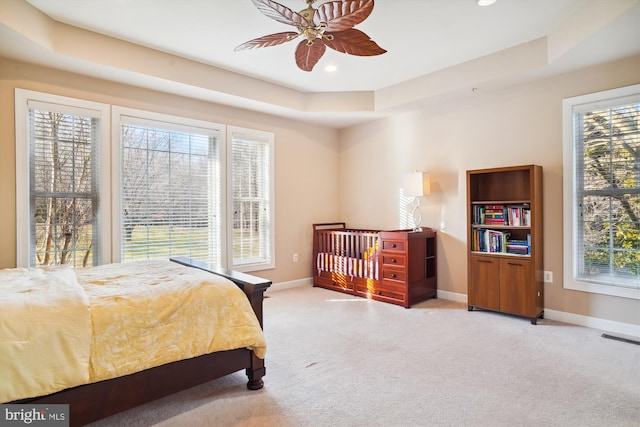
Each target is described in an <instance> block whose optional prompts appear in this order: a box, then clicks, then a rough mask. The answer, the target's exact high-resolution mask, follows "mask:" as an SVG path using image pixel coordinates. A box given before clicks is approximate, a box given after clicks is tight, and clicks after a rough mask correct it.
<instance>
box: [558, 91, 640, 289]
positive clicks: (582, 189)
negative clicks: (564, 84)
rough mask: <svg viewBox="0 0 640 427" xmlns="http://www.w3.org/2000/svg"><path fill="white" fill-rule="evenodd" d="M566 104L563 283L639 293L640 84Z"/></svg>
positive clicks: (570, 101)
mask: <svg viewBox="0 0 640 427" xmlns="http://www.w3.org/2000/svg"><path fill="white" fill-rule="evenodd" d="M563 109H564V192H565V197H564V200H565V202H564V203H565V205H564V229H565V239H564V245H565V251H564V252H565V277H564V286H565V288H569V289H576V290H582V291H587V292H594V293H602V294H607V295H615V296H622V297H629V298H636V299H640V129H639V126H640V85H635V86H631V87H627V88H621V89H616V90H611V91H606V92H600V93H596V94H592V95H585V96H580V97H576V98H570V99H566V100H564V102H563Z"/></svg>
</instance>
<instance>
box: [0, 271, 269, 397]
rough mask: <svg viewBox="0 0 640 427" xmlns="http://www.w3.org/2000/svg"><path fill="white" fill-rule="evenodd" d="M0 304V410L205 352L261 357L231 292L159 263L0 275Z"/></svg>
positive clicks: (249, 317)
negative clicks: (239, 350) (19, 401)
mask: <svg viewBox="0 0 640 427" xmlns="http://www.w3.org/2000/svg"><path fill="white" fill-rule="evenodd" d="M20 275H22V276H23V277H19V276H20ZM26 276H29V280H26V278H27V277H26ZM31 276H33V277H35V279H36V280H35V281H34V280H32V278H31ZM6 277H9V279H5V278H6ZM25 283H28V284H26V285H25ZM26 290H28V292H25V291H26ZM60 291H62V292H60ZM5 294H7V295H12V296H11V297H10V298H5ZM15 295H18V296H15ZM25 295H28V297H25ZM6 300H9V304H6ZM0 306H1V308H0V372H2V373H1V374H0V375H1V376H2V377H5V375H6V378H0V403H1V402H8V401H12V400H16V399H22V398H25V397H32V396H39V395H45V394H49V393H52V392H55V391H59V390H62V389H64V388H68V387H73V386H76V385H80V384H85V383H88V382H95V381H101V380H105V379H109V378H115V377H118V376H122V375H127V374H130V373H133V372H137V371H140V370H143V369H148V368H151V367H154V366H159V365H163V364H165V363H169V362H172V361H175V360H181V359H186V358H191V357H195V356H199V355H202V354H205V353H211V352H215V351H223V350H231V349H235V348H245V347H248V348H252V349H253V350H254V352H255V354H256V355H257V356H258V357H260V358H263V357H264V355H265V352H266V342H265V339H264V335H263V333H262V329H261V328H260V324H259V323H258V320H257V318H256V316H255V314H254V313H253V310H252V309H251V305H250V304H249V301H248V299H247V298H246V296H245V294H244V293H243V292H242V291H241V290H240V289H239V288H238V287H237V286H236V285H234V284H233V283H232V282H231V281H229V280H227V279H225V278H222V277H220V276H216V275H213V274H211V273H207V272H205V271H202V270H198V269H195V268H189V267H184V266H182V265H179V264H176V263H172V262H169V261H144V262H134V263H126V264H109V265H104V266H99V267H94V268H91V269H86V270H78V271H75V272H74V271H73V270H71V269H66V268H57V269H50V270H35V269H9V270H0ZM5 308H7V309H6V310H5ZM35 313H37V315H35ZM7 332H8V333H7Z"/></svg>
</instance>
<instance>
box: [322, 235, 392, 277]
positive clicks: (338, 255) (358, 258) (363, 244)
mask: <svg viewBox="0 0 640 427" xmlns="http://www.w3.org/2000/svg"><path fill="white" fill-rule="evenodd" d="M313 229H314V234H313V259H314V262H315V270H316V272H314V274H317V275H320V273H321V272H322V271H327V272H331V273H338V274H343V275H346V276H352V277H363V278H368V279H375V280H377V279H378V269H379V266H378V265H379V261H378V258H379V252H380V233H379V231H376V230H361V229H349V228H346V225H345V223H324V224H314V226H313Z"/></svg>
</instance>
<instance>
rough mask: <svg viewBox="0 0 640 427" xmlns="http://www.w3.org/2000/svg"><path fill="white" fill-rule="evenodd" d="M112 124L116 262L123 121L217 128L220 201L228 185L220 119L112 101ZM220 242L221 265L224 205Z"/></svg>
mask: <svg viewBox="0 0 640 427" xmlns="http://www.w3.org/2000/svg"><path fill="white" fill-rule="evenodd" d="M112 117H113V120H112V128H111V135H112V138H113V144H112V147H111V150H112V151H111V158H112V162H113V166H112V172H111V173H112V175H111V188H112V197H113V201H112V212H111V218H112V222H113V232H112V235H111V239H112V242H113V246H112V247H113V254H112V257H113V259H114V260H115V262H122V230H121V228H122V217H121V212H120V211H121V208H122V203H121V201H122V199H121V197H122V192H121V190H122V188H121V178H122V169H121V165H122V161H121V160H122V159H121V155H122V141H121V139H120V138H121V136H120V129H121V125H122V124H123V123H133V122H135V123H138V124H141V123H145V124H147V125H149V126H155V125H157V126H158V128H162V129H166V130H174V131H180V132H189V131H191V130H194V129H195V128H199V129H203V130H205V131H207V132H218V139H219V144H220V147H219V148H220V167H221V171H220V181H221V182H220V201H221V202H222V201H224V200H226V191H227V185H226V182H225V176H226V162H225V160H224V159H225V157H226V139H227V138H226V126H225V125H223V124H220V123H215V122H209V121H203V120H197V119H191V118H187V117H181V116H175V115H169V114H162V113H156V112H152V111H147V110H139V109H134V108H128V107H122V106H117V105H114V106H113V107H112ZM123 117H128V118H130V120H128V121H126V120H124V121H123ZM220 214H221V218H220V229H221V233H220V245H221V247H222V248H223V250H222V251H221V258H220V262H221V264H222V265H223V266H225V265H227V256H226V251H225V250H224V248H226V247H227V245H226V236H227V233H226V227H227V222H226V218H225V212H224V209H220Z"/></svg>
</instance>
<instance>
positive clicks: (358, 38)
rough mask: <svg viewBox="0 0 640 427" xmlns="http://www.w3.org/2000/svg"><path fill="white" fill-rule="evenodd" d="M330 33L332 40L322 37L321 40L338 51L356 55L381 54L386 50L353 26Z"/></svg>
mask: <svg viewBox="0 0 640 427" xmlns="http://www.w3.org/2000/svg"><path fill="white" fill-rule="evenodd" d="M330 34H331V35H333V40H329V38H324V39H323V41H324V43H325V44H326V45H327V46H328V47H330V48H331V49H334V50H337V51H338V52H343V53H348V54H349V55H357V56H374V55H382V54H383V53H385V52H386V50H384V49H383V48H381V47H380V46H378V44H377V43H376V42H374V41H373V40H371V38H369V36H368V35H366V34H365V33H363V32H362V31H360V30H356V29H355V28H350V29H348V30H345V31H339V32H337V33H330Z"/></svg>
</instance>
